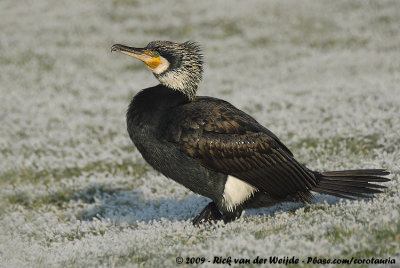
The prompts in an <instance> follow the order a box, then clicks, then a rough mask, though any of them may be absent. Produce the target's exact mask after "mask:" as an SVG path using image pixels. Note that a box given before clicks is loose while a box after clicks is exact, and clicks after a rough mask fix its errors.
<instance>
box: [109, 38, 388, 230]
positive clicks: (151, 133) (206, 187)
mask: <svg viewBox="0 0 400 268" xmlns="http://www.w3.org/2000/svg"><path fill="white" fill-rule="evenodd" d="M111 51H118V52H121V53H124V54H126V55H128V56H131V57H134V58H137V59H139V60H141V61H143V62H144V63H145V64H146V65H147V67H149V68H150V69H151V70H152V71H153V74H154V75H155V77H156V78H157V79H158V80H159V82H160V84H159V85H157V86H155V87H150V88H146V89H143V90H142V91H140V92H139V93H138V94H137V95H136V96H135V97H134V98H133V99H132V101H131V103H130V105H129V108H128V111H127V116H126V121H127V129H128V132H129V136H130V138H131V139H132V141H133V143H134V144H135V146H136V147H137V149H138V150H139V151H140V153H141V154H142V156H143V158H144V159H145V160H146V161H147V162H148V163H149V164H150V165H151V166H152V167H153V168H154V169H156V170H158V171H159V172H161V173H162V174H164V175H165V176H166V177H168V178H171V179H173V180H174V181H176V182H178V183H180V184H182V185H184V186H186V187H187V188H189V189H190V190H192V191H193V192H195V193H198V194H200V195H203V196H206V197H208V198H210V199H211V200H212V202H210V203H209V204H208V205H207V206H206V207H205V208H204V209H203V210H202V211H201V212H200V214H199V215H198V216H197V217H195V218H194V220H193V224H195V225H197V224H199V223H201V222H203V221H204V222H213V221H217V220H223V221H224V222H225V223H227V222H230V221H233V220H235V219H237V218H239V217H240V216H241V214H242V211H243V209H246V208H257V207H265V206H270V205H273V204H276V203H279V202H284V201H302V202H309V201H310V199H311V197H312V194H311V192H310V191H314V192H318V193H322V194H329V195H334V196H337V197H342V198H350V199H351V198H352V197H367V196H368V194H375V193H380V192H381V191H380V190H379V189H382V188H386V187H384V186H381V185H377V184H373V183H371V182H386V181H389V179H388V178H385V177H382V176H385V175H388V174H389V172H388V171H386V170H385V169H364V170H344V171H330V172H317V171H312V170H310V169H308V168H307V167H305V166H304V165H302V164H300V163H299V162H297V161H296V159H295V158H294V157H293V154H292V153H291V151H290V150H289V149H288V148H287V147H286V146H285V145H284V144H283V143H282V142H281V141H280V140H279V139H278V138H277V137H276V136H275V135H274V134H273V133H272V132H271V131H269V130H268V129H267V128H265V127H263V126H262V125H260V124H259V123H258V122H257V121H256V120H255V119H253V118H252V117H251V116H250V115H248V114H246V113H244V112H243V111H241V110H239V109H237V108H236V107H234V106H233V105H232V104H230V103H228V102H226V101H223V100H220V99H216V98H212V97H196V91H197V89H198V86H199V83H200V80H201V78H202V71H203V68H202V63H203V61H202V58H203V55H202V54H201V52H200V48H199V46H198V45H197V44H196V43H194V42H190V41H188V42H184V43H174V42H169V41H152V42H150V43H149V44H148V45H147V46H146V47H144V48H134V47H128V46H125V45H120V44H115V45H113V46H112V48H111Z"/></svg>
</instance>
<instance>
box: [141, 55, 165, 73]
mask: <svg viewBox="0 0 400 268" xmlns="http://www.w3.org/2000/svg"><path fill="white" fill-rule="evenodd" d="M160 58H161V57H157V58H154V57H153V58H152V59H151V60H148V61H145V62H144V63H145V64H146V65H147V66H148V67H149V68H150V69H152V70H154V69H156V68H157V67H158V66H160V64H161V63H162V62H161V59H160Z"/></svg>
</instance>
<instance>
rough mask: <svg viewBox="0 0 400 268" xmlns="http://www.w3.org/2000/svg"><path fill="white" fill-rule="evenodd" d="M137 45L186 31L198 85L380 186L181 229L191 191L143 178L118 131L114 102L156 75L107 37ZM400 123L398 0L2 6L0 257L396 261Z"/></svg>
mask: <svg viewBox="0 0 400 268" xmlns="http://www.w3.org/2000/svg"><path fill="white" fill-rule="evenodd" d="M152 40H170V41H175V42H184V41H187V40H192V41H196V42H198V43H199V44H200V45H201V47H202V50H203V53H204V55H205V73H204V79H203V82H202V83H201V86H200V90H199V92H198V94H199V95H209V96H214V97H218V98H222V99H225V100H227V101H229V102H231V103H232V104H234V105H235V106H236V107H238V108H239V109H242V110H244V111H246V112H248V113H250V114H251V115H253V116H254V117H255V118H256V119H257V120H258V121H259V122H260V123H261V124H263V125H265V126H266V127H267V128H269V129H270V130H271V131H273V132H274V133H275V134H276V135H277V136H278V137H280V139H281V140H282V141H283V142H284V143H285V144H287V145H288V147H289V148H290V149H291V150H292V151H293V153H294V154H295V156H296V158H297V159H299V161H300V162H304V163H307V165H308V166H309V167H310V168H313V169H317V170H334V169H351V168H382V167H383V168H388V169H389V170H390V171H391V172H392V173H393V175H392V178H393V181H392V182H391V184H390V190H389V191H388V192H387V193H386V194H385V195H382V196H381V197H380V199H378V201H377V202H375V203H373V204H371V203H366V202H363V201H360V202H355V203H352V204H350V203H340V204H341V205H337V202H338V199H335V198H329V197H326V196H317V199H316V200H317V201H319V202H323V201H322V200H324V199H326V198H328V201H329V202H330V204H336V205H335V207H334V208H332V209H333V210H334V213H333V212H332V211H329V209H321V208H320V207H318V205H315V204H314V205H312V206H311V212H304V211H302V210H301V209H300V210H297V212H296V215H292V214H293V213H292V214H290V210H291V209H292V210H293V209H296V208H300V207H302V205H299V204H291V205H290V204H289V205H288V204H286V205H282V206H281V207H279V206H278V207H274V208H270V209H265V210H258V211H256V212H249V213H250V214H249V215H250V216H249V217H248V218H247V217H244V219H243V220H242V221H241V222H239V223H233V224H232V226H233V227H229V228H230V229H229V230H227V229H225V227H223V226H222V227H218V228H217V229H216V230H209V229H205V230H204V229H201V230H197V229H196V230H194V229H192V227H191V225H190V222H189V221H186V220H188V219H190V218H191V217H193V216H194V215H195V214H197V212H198V211H200V210H201V208H202V207H203V206H204V205H205V204H206V203H207V200H206V199H205V198H202V197H199V196H197V195H194V194H192V193H190V192H188V191H187V190H186V189H184V188H183V187H182V186H179V185H177V184H175V183H174V182H172V181H169V180H167V179H165V178H164V177H163V176H161V175H160V174H158V173H156V172H154V171H153V170H152V169H151V168H150V167H149V166H148V165H147V164H146V163H145V162H144V160H142V158H141V156H140V154H139V153H138V152H137V151H136V149H135V148H134V146H133V145H132V144H131V142H130V140H129V137H128V135H127V131H126V124H125V112H126V109H127V105H128V104H129V101H130V99H131V98H132V97H133V96H134V94H136V93H137V92H138V91H139V90H141V89H143V88H146V87H150V86H153V85H156V83H157V80H156V79H155V78H154V77H153V75H152V73H151V72H150V71H149V70H148V69H147V68H146V67H145V66H144V65H143V64H142V63H140V62H138V61H135V60H133V59H131V58H129V57H126V56H123V55H120V54H117V53H111V52H110V48H111V46H112V45H113V44H115V43H121V44H125V45H130V46H136V47H143V46H145V45H146V44H147V43H148V42H150V41H152ZM399 133H400V2H399V1H397V0H392V1H390V0H382V1H361V0H360V1H358V0H351V1H342V0H340V1H327V0H326V1H311V0H300V1H289V0H268V1H265V0H258V1H257V0H250V1H226V0H225V1H222V0H217V1H178V0H167V1H149V0H146V1H144V0H143V1H141V0H135V1H128V0H112V1H84V0H72V1H46V0H41V1H18V2H16V1H9V0H2V1H1V2H0V159H1V160H0V184H1V186H0V200H1V201H0V205H1V206H0V226H1V228H0V258H1V260H0V262H3V263H6V264H8V266H9V267H10V266H15V267H17V266H19V267H21V266H29V265H32V264H33V265H37V266H40V265H66V264H67V265H78V266H79V265H84V266H91V265H101V264H103V265H127V264H132V262H134V263H138V264H140V263H144V264H149V263H150V264H151V265H155V264H157V259H154V258H152V257H151V256H152V254H159V253H157V252H159V251H160V250H161V251H162V252H163V253H162V254H161V255H159V256H160V257H159V259H158V261H160V259H165V260H166V263H167V264H168V263H169V264H170V265H173V264H174V262H175V257H176V256H178V255H179V254H182V252H186V253H187V254H192V255H193V254H195V253H196V254H199V252H201V253H202V254H203V255H205V256H209V257H211V256H213V255H212V254H216V252H218V253H220V254H229V255H231V256H233V255H234V254H236V255H238V254H239V255H240V254H242V255H244V256H253V255H254V257H255V256H257V254H258V255H259V254H264V255H266V254H272V253H273V254H276V255H280V254H288V255H297V256H306V255H307V254H317V255H326V256H344V255H345V256H352V255H354V254H359V255H360V256H381V257H388V256H389V255H390V254H392V255H391V256H399V254H400V253H399V252H400V250H399V244H398V241H399V240H398V239H399V236H398V234H399V228H400V225H399V217H398V216H399V213H400V212H399V208H398V203H399V176H398V174H399V169H400V166H399V161H398V160H399V157H400V155H399V149H400V135H399ZM395 204H397V206H396V205H395ZM352 209H353V210H352ZM314 210H315V211H319V210H321V211H319V212H318V213H313V212H312V211H314ZM358 210H360V211H362V212H357V213H358V214H357V213H356V212H354V211H358ZM287 211H289V212H287ZM348 211H353V212H354V213H356V214H357V215H358V216H354V213H353V212H352V213H350V214H347V213H348ZM276 213H277V214H278V215H280V216H279V217H269V216H271V215H275V214H276ZM324 213H325V214H324ZM372 213H374V214H373V215H374V218H375V219H374V220H372V223H371V222H370V220H371V219H370V217H369V216H370V215H371V214H372ZM393 213H394V214H393ZM396 213H397V214H396ZM321 214H322V215H324V217H325V218H321V217H320V216H321ZM333 214H336V215H340V218H341V221H337V222H336V218H332V219H331V218H329V217H332V216H330V215H333ZM389 215H390V216H389ZM396 215H397V218H396ZM153 219H155V222H152V220H153ZM327 219H331V220H330V221H329V220H327ZM307 220H309V221H310V222H307ZM297 222H300V223H299V224H297ZM322 222H325V223H326V224H325V225H323V224H322ZM174 226H175V227H174ZM268 226H273V228H272V231H270V229H268V228H267V229H263V228H266V227H268ZM282 226H284V227H282ZM281 227H282V228H281ZM227 228H228V227H227ZM232 228H234V230H235V231H234V232H236V233H237V234H236V235H235V237H231V236H230V235H227V233H231V232H232V231H233V230H232ZM294 228H297V229H296V230H298V232H296V233H295V234H293V233H292V232H291V230H293V229H294ZM187 230H189V232H191V236H189V237H187V236H185V235H186V234H187V232H188V231H187ZM371 230H378V231H377V232H376V235H375V234H374V231H371ZM199 232H205V233H206V234H207V235H208V237H210V239H208V240H207V241H204V239H201V236H202V234H201V233H199ZM366 233H370V234H371V235H370V236H366V235H365V234H366ZM378 233H385V234H386V236H385V235H384V236H383V237H378ZM159 234H162V235H159ZM178 234H180V235H181V236H179V235H178ZM256 234H257V235H256ZM310 235H311V236H312V238H311V236H310ZM288 236H290V237H291V239H289V240H288V239H287V237H288ZM335 237H336V238H335ZM239 239H240V241H241V242H239ZM335 239H336V240H335ZM154 241H157V243H156V244H157V245H156V244H155V243H154ZM188 241H189V242H188ZM276 241H281V242H280V244H276V243H277V242H276ZM313 241H314V242H313ZM315 241H320V242H319V243H315ZM360 241H361V242H360ZM385 241H386V242H385ZM396 241H397V244H396ZM337 243H339V245H338V246H337V247H335V249H332V248H333V247H334V245H336V244H337ZM360 243H361V246H360V245H359V244H360ZM258 244H262V245H263V247H258V246H257V245H258ZM227 245H232V247H227ZM233 245H239V246H233ZM167 248H168V249H167ZM328 249H329V250H328ZM17 252H18V255H17ZM191 252H192V253H191ZM389 253H390V254H389ZM346 254H347V255H346ZM388 254H389V255H388ZM174 256H175V257H174ZM398 261H400V259H398Z"/></svg>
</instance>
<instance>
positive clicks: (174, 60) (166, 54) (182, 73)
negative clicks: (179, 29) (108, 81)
mask: <svg viewBox="0 0 400 268" xmlns="http://www.w3.org/2000/svg"><path fill="white" fill-rule="evenodd" d="M112 51H118V52H121V53H123V54H126V55H128V56H131V57H133V58H136V59H139V60H141V61H143V62H144V64H146V66H147V67H148V68H149V69H150V70H152V71H153V74H154V76H155V77H156V78H157V79H158V80H159V81H160V83H161V84H162V85H164V86H166V87H168V88H171V89H173V90H177V91H180V92H182V93H183V94H184V95H185V96H186V97H187V98H188V99H189V100H193V99H194V98H195V96H196V91H197V89H198V87H199V83H200V81H201V77H202V72H203V67H202V65H203V61H202V58H203V55H202V54H201V52H200V47H199V46H198V45H197V44H196V43H194V42H190V41H188V42H184V43H181V44H179V43H174V42H169V41H152V42H150V43H149V44H148V45H147V46H146V47H144V48H135V47H128V46H124V45H120V44H115V45H113V46H112V47H111V52H112Z"/></svg>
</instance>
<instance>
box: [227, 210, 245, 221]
mask: <svg viewBox="0 0 400 268" xmlns="http://www.w3.org/2000/svg"><path fill="white" fill-rule="evenodd" d="M242 211H243V210H242V209H238V210H234V211H233V212H229V213H225V214H224V215H223V216H222V219H223V220H224V223H228V222H231V221H234V220H236V219H239V218H240V216H242Z"/></svg>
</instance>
